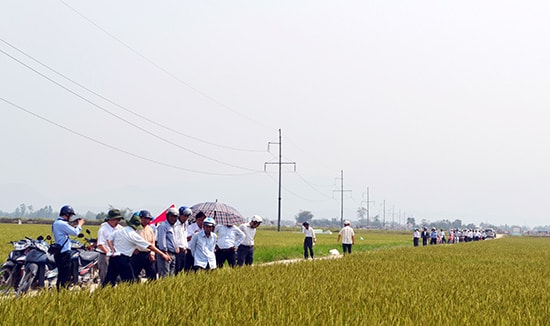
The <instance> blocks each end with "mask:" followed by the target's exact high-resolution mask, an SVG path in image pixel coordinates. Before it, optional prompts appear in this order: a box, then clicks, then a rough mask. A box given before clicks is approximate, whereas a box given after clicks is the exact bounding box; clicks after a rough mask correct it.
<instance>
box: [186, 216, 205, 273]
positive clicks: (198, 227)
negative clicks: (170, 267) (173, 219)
mask: <svg viewBox="0 0 550 326" xmlns="http://www.w3.org/2000/svg"><path fill="white" fill-rule="evenodd" d="M205 218H206V215H204V213H203V212H201V211H198V212H197V213H196V214H195V223H191V224H189V225H188V227H187V243H189V242H190V241H191V238H192V237H193V235H194V234H195V233H199V232H200V231H202V226H203V222H204V219H205ZM194 260H195V258H193V253H192V251H191V250H187V255H186V257H185V266H184V270H185V271H186V272H188V271H190V270H191V269H192V268H193V266H194V265H195V263H194Z"/></svg>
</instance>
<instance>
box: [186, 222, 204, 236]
mask: <svg viewBox="0 0 550 326" xmlns="http://www.w3.org/2000/svg"><path fill="white" fill-rule="evenodd" d="M200 231H201V228H200V227H199V225H198V224H197V223H196V222H195V223H193V224H190V225H188V226H187V236H188V237H192V236H193V234H195V233H198V232H200Z"/></svg>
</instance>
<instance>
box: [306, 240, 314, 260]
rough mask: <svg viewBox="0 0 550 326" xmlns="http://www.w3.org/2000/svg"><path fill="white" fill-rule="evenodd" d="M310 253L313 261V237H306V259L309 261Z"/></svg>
mask: <svg viewBox="0 0 550 326" xmlns="http://www.w3.org/2000/svg"><path fill="white" fill-rule="evenodd" d="M308 251H309V254H310V256H311V258H312V259H313V238H312V237H305V238H304V258H305V259H307V257H308V255H307V254H308Z"/></svg>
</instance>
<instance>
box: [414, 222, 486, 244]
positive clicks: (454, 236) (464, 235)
mask: <svg viewBox="0 0 550 326" xmlns="http://www.w3.org/2000/svg"><path fill="white" fill-rule="evenodd" d="M486 237H487V235H486V234H485V231H482V230H477V229H464V230H462V231H461V230H460V229H451V230H450V231H449V238H447V237H446V234H445V231H444V230H443V229H440V230H439V231H437V230H436V228H435V227H432V229H431V232H430V231H428V228H427V227H424V229H423V230H422V231H420V230H419V229H418V228H414V232H413V245H414V246H415V247H418V245H419V242H420V239H422V245H423V246H427V245H428V241H429V243H430V245H435V244H444V243H459V242H470V241H478V240H485V239H486Z"/></svg>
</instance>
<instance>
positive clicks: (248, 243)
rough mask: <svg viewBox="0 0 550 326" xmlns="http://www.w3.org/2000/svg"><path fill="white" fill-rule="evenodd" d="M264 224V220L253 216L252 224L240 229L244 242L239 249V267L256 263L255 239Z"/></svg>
mask: <svg viewBox="0 0 550 326" xmlns="http://www.w3.org/2000/svg"><path fill="white" fill-rule="evenodd" d="M261 223H262V218H261V217H260V216H258V215H254V216H252V219H251V220H250V222H248V223H245V224H241V225H240V226H239V229H241V231H243V233H244V240H243V242H242V243H241V244H240V246H239V247H238V248H237V265H238V266H243V265H244V264H246V265H252V262H253V261H254V237H255V236H256V229H257V228H258V227H259V226H260V224H261Z"/></svg>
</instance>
